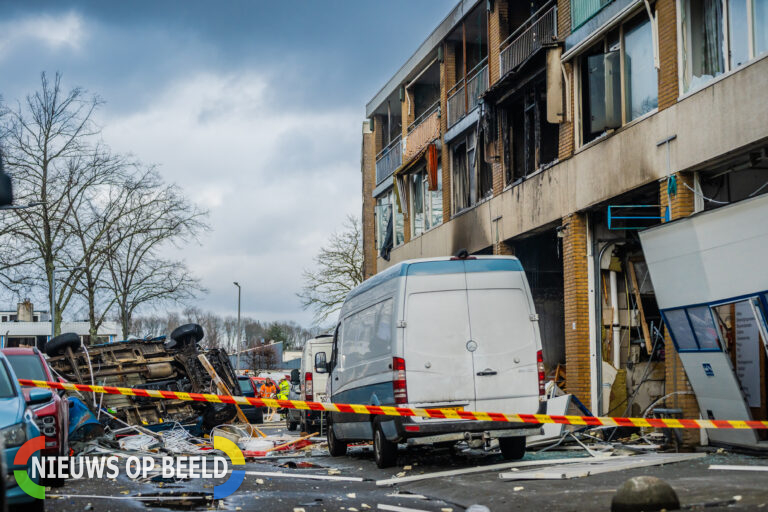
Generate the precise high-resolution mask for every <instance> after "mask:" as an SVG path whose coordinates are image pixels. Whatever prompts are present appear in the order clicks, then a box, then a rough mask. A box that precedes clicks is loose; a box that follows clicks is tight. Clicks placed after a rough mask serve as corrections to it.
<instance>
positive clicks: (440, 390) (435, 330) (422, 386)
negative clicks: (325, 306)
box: [316, 256, 544, 467]
mask: <svg viewBox="0 0 768 512" xmlns="http://www.w3.org/2000/svg"><path fill="white" fill-rule="evenodd" d="M542 361H543V360H542V355H541V340H540V337H539V326H538V317H537V315H536V313H535V311H534V306H533V300H532V298H531V292H530V288H529V287H528V281H527V279H526V277H525V273H524V272H523V267H522V265H521V264H520V261H519V260H518V259H517V258H513V257H501V256H498V257H497V256H478V257H472V256H468V257H464V258H458V257H454V258H432V259H422V260H411V261H405V262H402V263H399V264H397V265H394V266H392V267H391V268H389V269H387V270H386V271H384V272H382V273H380V274H378V275H376V276H374V277H372V278H371V279H369V280H367V281H366V282H364V283H363V284H361V285H360V286H358V287H357V288H355V289H354V290H352V291H351V292H350V293H349V295H348V296H347V298H346V300H345V302H344V305H343V306H342V309H341V312H340V315H339V324H338V326H337V327H336V331H335V334H334V338H333V351H332V354H331V359H330V361H329V362H328V364H327V367H328V369H329V370H330V378H329V380H328V385H327V388H326V391H327V393H328V395H329V396H330V400H331V402H334V403H344V404H365V405H397V406H403V407H420V408H423V407H427V408H438V407H441V408H456V409H463V410H467V411H483V412H502V413H520V414H532V413H537V412H540V411H541V412H543V410H544V407H543V405H544V402H543V399H544V365H543V362H542ZM321 363H322V361H317V364H316V367H321V366H322V364H321ZM540 433H541V428H540V425H535V424H520V423H506V422H492V421H470V420H451V419H449V420H445V419H432V418H401V417H392V416H378V415H376V416H374V415H358V414H347V413H330V414H329V428H328V446H329V449H330V452H331V455H334V456H340V455H343V454H345V453H346V449H347V443H350V442H357V441H365V440H373V443H374V454H375V458H376V463H377V464H378V465H379V467H387V466H391V465H393V464H395V462H396V458H397V445H398V443H400V442H404V443H408V444H409V445H415V444H436V443H441V444H443V443H445V444H448V443H455V442H457V441H460V440H467V441H470V442H472V443H474V444H480V443H482V442H483V441H484V442H485V443H490V440H491V439H493V438H498V439H499V444H500V447H501V451H502V454H503V455H504V457H505V458H507V459H518V458H522V457H523V455H524V454H525V441H526V436H529V435H537V434H540Z"/></svg>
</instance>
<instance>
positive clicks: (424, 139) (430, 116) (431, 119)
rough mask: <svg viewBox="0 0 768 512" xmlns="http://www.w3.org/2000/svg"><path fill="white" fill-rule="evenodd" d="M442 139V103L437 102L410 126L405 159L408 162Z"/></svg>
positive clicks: (404, 154)
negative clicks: (434, 141) (432, 143)
mask: <svg viewBox="0 0 768 512" xmlns="http://www.w3.org/2000/svg"><path fill="white" fill-rule="evenodd" d="M438 137H440V102H439V101H437V102H435V103H434V104H433V105H432V106H430V107H429V108H428V109H427V110H426V111H425V112H424V113H423V114H421V115H420V116H419V117H418V118H416V120H415V121H414V122H413V123H411V125H410V126H408V138H407V139H406V140H405V151H404V153H403V157H404V158H405V161H406V162H407V161H408V160H410V159H411V158H412V157H413V156H415V155H416V154H417V153H418V152H419V151H421V150H422V149H423V148H424V146H426V145H427V144H429V143H430V142H432V141H433V140H435V139H436V138H438Z"/></svg>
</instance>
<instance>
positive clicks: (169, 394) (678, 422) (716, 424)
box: [19, 379, 768, 429]
mask: <svg viewBox="0 0 768 512" xmlns="http://www.w3.org/2000/svg"><path fill="white" fill-rule="evenodd" d="M19 383H20V384H21V385H22V386H31V387H37V388H50V389H63V390H68V391H85V392H89V393H106V394H109V395H128V396H138V397H145V398H165V399H171V400H185V401H193V402H214V403H225V404H239V405H255V406H256V407H272V408H287V409H300V410H305V411H328V412H343V413H351V414H375V415H383V416H402V417H407V416H419V417H422V418H441V419H457V420H477V421H504V422H510V423H532V424H542V423H559V424H563V425H588V426H593V427H599V426H608V427H657V428H720V429H725V428H727V429H768V421H746V420H684V419H670V418H615V417H594V416H557V415H549V414H503V413H498V412H477V411H463V410H458V409H412V408H410V407H391V406H384V405H382V406H378V405H360V404H334V403H330V402H304V401H301V400H274V399H271V398H250V397H245V396H227V395H211V394H205V393H181V392H178V391H162V390H154V389H135V388H117V387H113V386H90V385H87V384H72V383H61V382H46V381H43V380H27V379H19Z"/></svg>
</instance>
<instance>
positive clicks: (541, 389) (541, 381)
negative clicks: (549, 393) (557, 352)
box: [536, 350, 546, 400]
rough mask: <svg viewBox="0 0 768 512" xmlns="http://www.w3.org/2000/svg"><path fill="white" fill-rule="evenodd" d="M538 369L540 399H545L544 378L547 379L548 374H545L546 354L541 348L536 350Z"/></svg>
mask: <svg viewBox="0 0 768 512" xmlns="http://www.w3.org/2000/svg"><path fill="white" fill-rule="evenodd" d="M536 370H538V372H539V399H541V400H543V399H544V393H545V390H544V380H545V379H546V376H545V375H544V356H543V354H542V352H541V350H539V351H538V352H536Z"/></svg>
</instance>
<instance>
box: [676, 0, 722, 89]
mask: <svg viewBox="0 0 768 512" xmlns="http://www.w3.org/2000/svg"><path fill="white" fill-rule="evenodd" d="M681 10H682V14H681V17H682V20H681V26H682V30H683V41H682V43H683V91H685V92H687V91H689V90H691V89H696V88H698V87H700V86H701V85H702V84H705V83H706V82H708V81H710V80H711V79H712V78H714V77H716V76H717V75H719V74H721V73H723V72H725V59H724V57H723V4H722V2H721V0H683V2H682V9H681Z"/></svg>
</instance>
